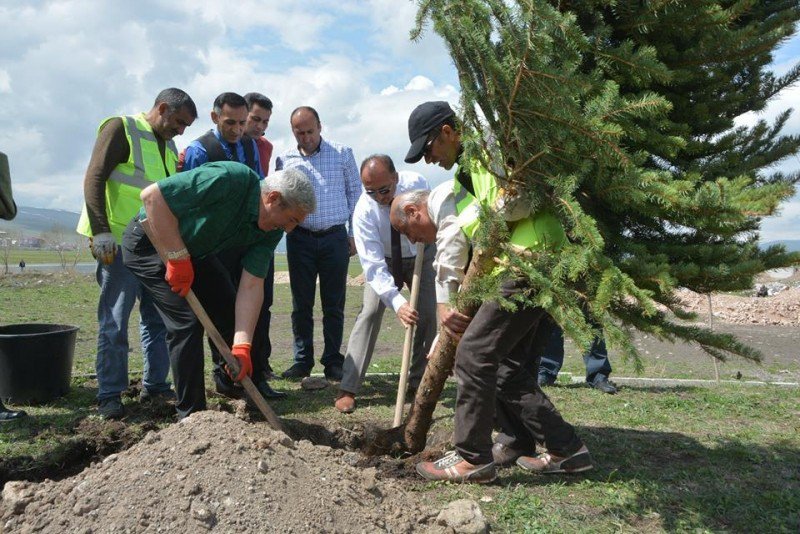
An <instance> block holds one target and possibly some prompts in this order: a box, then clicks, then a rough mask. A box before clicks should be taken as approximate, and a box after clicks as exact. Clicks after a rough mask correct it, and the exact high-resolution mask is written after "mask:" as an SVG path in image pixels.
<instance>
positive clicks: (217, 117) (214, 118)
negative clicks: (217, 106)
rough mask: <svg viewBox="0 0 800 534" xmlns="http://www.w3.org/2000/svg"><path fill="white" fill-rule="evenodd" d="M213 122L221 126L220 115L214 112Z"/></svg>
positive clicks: (212, 113)
mask: <svg viewBox="0 0 800 534" xmlns="http://www.w3.org/2000/svg"><path fill="white" fill-rule="evenodd" d="M211 122H213V123H214V124H219V115H217V113H216V112H214V111H212V112H211Z"/></svg>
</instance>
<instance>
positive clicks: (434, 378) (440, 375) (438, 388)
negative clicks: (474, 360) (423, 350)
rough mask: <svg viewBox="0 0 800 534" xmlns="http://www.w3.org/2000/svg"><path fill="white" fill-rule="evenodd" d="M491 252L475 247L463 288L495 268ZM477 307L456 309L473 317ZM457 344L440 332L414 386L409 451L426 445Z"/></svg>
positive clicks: (407, 439) (407, 429)
mask: <svg viewBox="0 0 800 534" xmlns="http://www.w3.org/2000/svg"><path fill="white" fill-rule="evenodd" d="M493 252H494V251H488V250H475V253H474V254H473V256H472V261H471V262H470V264H469V268H468V269H467V272H466V274H465V276H464V282H463V283H462V284H461V288H462V291H464V290H468V289H469V288H470V285H471V284H472V281H473V280H477V279H480V278H482V277H483V276H485V275H486V274H488V273H489V272H491V270H492V269H493V268H494V267H495V263H494V256H495V254H493ZM479 307H480V304H472V305H470V306H466V307H464V309H461V308H459V310H458V311H459V312H461V313H463V314H464V315H468V316H469V317H473V316H474V315H475V313H476V312H477V311H478V308H479ZM457 346H458V341H457V340H455V339H453V338H452V337H450V336H449V335H447V334H446V333H445V332H444V331H441V333H440V335H439V342H438V343H437V344H436V351H435V352H434V354H433V356H431V359H430V360H429V361H428V365H427V367H426V368H425V374H424V375H423V377H422V381H421V382H420V384H419V388H418V389H417V395H416V397H414V405H413V406H412V407H411V411H410V412H409V414H408V420H407V421H406V425H405V433H404V438H405V444H406V447H407V448H408V451H409V452H412V453H416V452H419V451H421V450H422V449H424V448H425V441H426V439H427V437H428V430H429V429H430V427H431V421H432V420H433V411H434V410H435V409H436V404H437V403H438V402H439V397H440V396H441V394H442V389H444V382H445V380H447V377H448V376H450V374H451V373H452V371H453V364H454V362H455V356H456V347H457Z"/></svg>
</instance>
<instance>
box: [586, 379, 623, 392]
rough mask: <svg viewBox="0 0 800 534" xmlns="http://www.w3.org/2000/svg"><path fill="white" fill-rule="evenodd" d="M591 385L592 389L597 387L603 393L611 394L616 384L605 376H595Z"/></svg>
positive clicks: (615, 388) (614, 390) (615, 389)
mask: <svg viewBox="0 0 800 534" xmlns="http://www.w3.org/2000/svg"><path fill="white" fill-rule="evenodd" d="M591 386H592V387H593V388H594V389H599V390H600V391H602V392H603V393H608V394H609V395H613V394H615V393H616V392H617V386H615V385H614V384H613V383H612V382H609V381H608V378H606V377H605V376H600V377H597V378H595V380H594V382H592V384H591Z"/></svg>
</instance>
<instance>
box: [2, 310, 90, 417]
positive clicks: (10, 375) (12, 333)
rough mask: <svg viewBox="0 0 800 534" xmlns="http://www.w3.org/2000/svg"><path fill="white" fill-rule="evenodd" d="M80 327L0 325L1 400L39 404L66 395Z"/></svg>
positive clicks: (12, 402)
mask: <svg viewBox="0 0 800 534" xmlns="http://www.w3.org/2000/svg"><path fill="white" fill-rule="evenodd" d="M77 334H78V327H77V326H70V325H63V324H11V325H5V326H0V399H2V400H3V402H8V403H9V404H36V403H40V402H47V401H49V400H52V399H55V398H57V397H61V396H62V395H66V394H67V393H68V392H69V382H70V379H71V378H72V358H73V356H74V354H75V339H76V337H77Z"/></svg>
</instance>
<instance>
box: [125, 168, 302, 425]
mask: <svg viewBox="0 0 800 534" xmlns="http://www.w3.org/2000/svg"><path fill="white" fill-rule="evenodd" d="M141 197H142V201H143V203H144V207H143V208H142V210H141V211H140V212H139V215H138V216H137V217H136V218H134V220H133V221H131V223H130V224H129V225H128V227H127V228H126V229H125V233H124V235H123V239H122V254H123V261H124V263H125V265H126V266H127V267H128V268H129V269H130V270H131V271H132V272H133V274H134V275H136V277H137V278H138V279H139V280H140V281H141V282H142V284H143V285H144V286H145V288H146V289H147V290H148V291H149V292H150V294H151V295H152V297H153V300H154V302H155V304H156V307H157V308H158V311H159V313H160V314H161V316H162V318H163V319H164V324H165V325H166V327H167V345H168V348H169V353H170V362H171V365H172V375H173V378H174V381H175V392H176V394H177V397H178V401H177V405H176V408H177V411H178V417H179V418H184V417H186V416H188V415H189V414H191V413H193V412H196V411H200V410H204V409H205V407H206V399H205V384H204V380H203V378H204V376H203V327H202V325H201V324H200V322H199V321H198V319H197V318H196V317H195V315H194V313H193V312H192V311H191V309H190V308H189V305H188V303H187V302H186V300H184V299H183V297H184V296H185V295H186V294H187V293H188V292H189V289H192V290H193V291H194V293H195V295H197V298H198V299H199V300H200V302H201V303H202V304H203V307H204V308H205V310H206V312H207V313H208V315H209V317H211V320H212V321H213V322H214V324H215V325H216V327H217V329H218V330H219V331H220V334H222V337H223V338H224V339H225V340H226V342H227V343H228V344H231V345H232V349H231V352H232V353H233V355H234V356H235V357H236V358H237V360H239V363H240V365H241V368H242V372H241V373H240V375H239V376H236V377H233V378H234V379H235V380H241V379H242V378H243V377H244V375H245V374H248V375H249V374H250V372H252V363H251V361H250V343H251V340H252V338H253V331H254V328H255V324H256V321H257V319H258V314H259V312H260V310H261V301H262V299H263V298H264V277H265V276H266V274H267V269H268V266H269V261H270V259H271V258H272V255H273V252H274V250H275V246H276V245H277V244H278V242H279V241H280V240H281V237H282V236H283V233H284V232H291V231H292V230H293V229H294V227H295V226H297V224H298V223H300V222H301V221H303V219H305V217H306V215H308V214H309V213H311V212H312V211H314V209H315V207H316V202H315V197H314V189H313V186H312V185H311V182H310V181H309V180H308V178H307V177H306V175H305V174H304V173H302V172H299V171H296V170H286V171H280V172H276V173H274V174H272V175H270V176H269V177H267V178H265V179H264V180H260V179H259V176H258V175H257V174H256V173H255V172H253V171H252V170H250V169H249V168H247V167H246V166H245V165H242V164H241V163H238V162H231V161H220V162H214V163H208V164H206V165H203V166H200V167H198V168H196V169H192V170H191V171H188V172H183V173H179V174H176V175H174V176H172V177H170V178H167V179H165V180H162V181H160V182H158V183H156V184H153V185H151V186H149V187H147V188H146V189H144V190H143V191H142V195H141ZM145 217H146V218H147V219H148V221H149V222H150V227H151V229H152V232H153V234H154V235H155V237H156V239H157V240H158V241H159V242H160V243H161V246H162V247H163V248H164V252H165V253H166V255H167V258H168V261H167V264H166V265H164V264H163V263H162V262H161V260H160V258H159V257H158V254H157V253H156V251H155V249H154V248H153V245H152V244H151V243H150V240H149V239H148V237H147V236H146V235H145V234H144V231H143V229H142V227H141V224H140V223H139V220H141V219H144V218H145ZM234 247H246V249H247V251H246V252H245V253H244V255H243V259H242V266H243V270H242V276H241V279H240V282H239V286H238V290H237V288H236V285H235V284H234V283H233V281H232V280H231V276H230V273H229V272H228V270H227V269H225V267H224V266H223V265H222V264H221V263H220V262H219V260H218V259H217V258H216V256H215V254H216V253H218V252H221V251H224V250H227V249H231V248H234Z"/></svg>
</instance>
